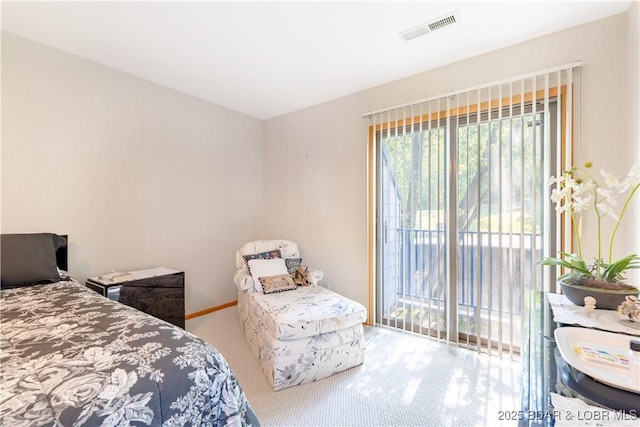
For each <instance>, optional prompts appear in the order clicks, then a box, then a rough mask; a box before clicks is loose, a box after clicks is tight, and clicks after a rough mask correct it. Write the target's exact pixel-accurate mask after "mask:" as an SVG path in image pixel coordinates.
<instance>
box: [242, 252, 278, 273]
mask: <svg viewBox="0 0 640 427" xmlns="http://www.w3.org/2000/svg"><path fill="white" fill-rule="evenodd" d="M242 257H243V258H244V262H245V264H246V265H247V268H248V269H249V273H251V266H249V261H251V260H252V259H273V258H282V252H280V249H273V250H270V251H265V252H260V253H257V254H247V255H243V256H242Z"/></svg>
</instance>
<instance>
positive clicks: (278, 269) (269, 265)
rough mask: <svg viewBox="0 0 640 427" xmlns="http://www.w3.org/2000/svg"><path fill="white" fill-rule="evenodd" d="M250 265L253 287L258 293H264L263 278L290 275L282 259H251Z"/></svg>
mask: <svg viewBox="0 0 640 427" xmlns="http://www.w3.org/2000/svg"><path fill="white" fill-rule="evenodd" d="M248 263H249V271H251V277H253V285H254V288H255V290H256V291H257V292H262V284H260V278H261V277H267V276H277V275H279V274H289V273H288V272H287V266H286V264H285V263H284V260H283V259H282V258H272V259H250V260H249V262H248Z"/></svg>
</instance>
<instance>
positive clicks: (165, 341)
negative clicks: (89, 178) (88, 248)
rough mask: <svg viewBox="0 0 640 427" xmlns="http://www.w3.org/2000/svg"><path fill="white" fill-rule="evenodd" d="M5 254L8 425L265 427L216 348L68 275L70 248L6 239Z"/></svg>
mask: <svg viewBox="0 0 640 427" xmlns="http://www.w3.org/2000/svg"><path fill="white" fill-rule="evenodd" d="M16 236H20V237H16ZM25 242H26V244H25ZM22 246H26V247H27V248H26V249H25V248H24V247H22ZM43 248H44V249H43ZM1 250H2V253H1V255H2V258H1V260H0V261H1V262H2V291H1V292H0V297H1V301H0V316H1V322H0V383H1V384H2V387H1V388H0V419H1V420H2V425H7V426H14V427H15V426H41V425H46V426H128V425H152V426H183V425H189V426H192V425H193V426H195V425H199V426H226V425H239V426H244V425H247V426H249V425H251V426H256V425H259V422H258V420H257V418H256V416H255V413H254V412H253V410H252V408H251V405H250V404H249V402H248V400H247V398H246V396H245V394H244V392H243V390H242V388H241V387H240V385H239V383H238V381H237V378H236V377H235V374H234V373H233V372H232V370H231V368H230V366H229V364H228V363H227V362H226V361H225V359H224V358H223V356H222V355H221V354H220V353H219V352H218V351H217V350H216V349H215V348H214V347H212V346H211V345H209V344H207V343H206V342H204V341H203V340H201V339H200V338H198V337H196V336H195V335H192V334H190V333H189V332H187V331H185V330H183V329H180V328H178V327H176V326H174V325H171V324H169V323H167V322H165V321H163V320H160V319H157V318H154V317H152V316H150V315H148V314H145V313H142V312H140V311H138V310H136V309H133V308H131V307H128V306H126V305H123V304H120V303H118V302H116V301H111V300H109V299H107V298H105V297H103V296H101V295H99V294H97V293H95V292H93V291H91V290H89V289H88V288H86V287H85V286H83V285H81V284H80V283H78V282H77V281H76V280H75V279H74V278H73V277H70V276H69V275H68V274H66V273H65V272H64V271H63V270H61V269H59V267H63V269H65V270H66V265H65V264H66V238H64V237H63V236H58V235H55V234H51V233H38V234H21V235H2V244H1ZM34 251H35V253H34ZM25 254H26V255H25ZM25 257H26V259H29V260H31V259H35V262H34V263H33V268H30V267H29V264H28V263H26V262H25ZM51 257H53V261H51V260H50V258H51ZM45 259H48V261H47V262H46V263H47V264H48V265H46V266H45V267H44V268H43V266H42V265H40V264H41V263H42V262H43V260H45ZM52 268H55V273H56V274H54V271H53V270H52ZM34 271H36V273H33V272H34ZM30 274H31V276H30V277H26V276H29V275H30ZM35 279H37V280H35ZM25 280H26V282H25ZM43 282H44V283H43Z"/></svg>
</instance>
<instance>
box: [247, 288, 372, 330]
mask: <svg viewBox="0 0 640 427" xmlns="http://www.w3.org/2000/svg"><path fill="white" fill-rule="evenodd" d="M247 303H248V306H249V307H248V308H249V309H250V310H252V311H254V312H255V313H256V315H257V316H258V317H259V318H260V319H261V321H262V322H263V323H264V325H265V326H266V327H267V328H268V329H269V330H270V332H271V334H272V335H273V336H274V337H275V338H277V339H281V340H288V339H296V338H304V337H310V336H314V335H318V334H324V333H328V332H333V331H337V330H340V329H345V328H349V327H353V326H355V325H358V324H361V323H363V322H364V321H365V320H366V317H367V310H366V309H365V307H364V306H363V305H362V304H359V303H357V302H355V301H352V300H350V299H348V298H345V297H343V296H342V295H339V294H337V293H335V292H333V291H330V290H328V289H326V288H323V287H322V286H300V287H298V288H297V289H295V290H292V291H290V292H281V293H275V294H268V295H265V294H263V293H261V292H255V293H252V294H250V295H249V296H248V298H247Z"/></svg>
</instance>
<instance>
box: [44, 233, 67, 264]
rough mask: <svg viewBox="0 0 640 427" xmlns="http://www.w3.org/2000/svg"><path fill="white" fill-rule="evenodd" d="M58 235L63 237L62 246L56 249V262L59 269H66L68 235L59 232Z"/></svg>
mask: <svg viewBox="0 0 640 427" xmlns="http://www.w3.org/2000/svg"><path fill="white" fill-rule="evenodd" d="M60 237H62V238H64V246H60V247H59V248H58V250H57V251H56V264H58V268H59V269H60V270H64V271H68V270H67V268H68V263H67V246H68V244H69V236H68V235H67V234H61V235H60ZM49 259H51V258H49ZM49 262H51V261H49Z"/></svg>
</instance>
